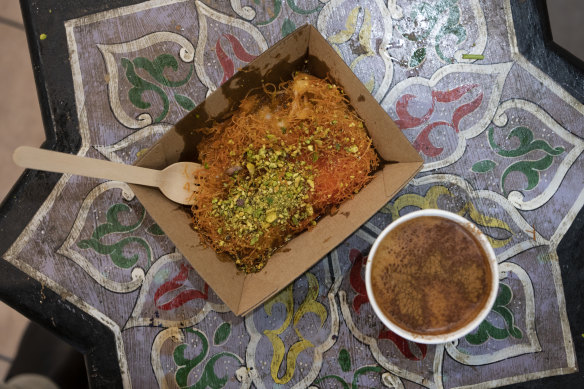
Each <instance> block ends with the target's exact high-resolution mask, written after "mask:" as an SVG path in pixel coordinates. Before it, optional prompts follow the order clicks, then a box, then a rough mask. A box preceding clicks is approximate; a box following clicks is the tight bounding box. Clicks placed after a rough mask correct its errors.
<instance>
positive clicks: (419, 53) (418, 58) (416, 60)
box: [408, 47, 426, 68]
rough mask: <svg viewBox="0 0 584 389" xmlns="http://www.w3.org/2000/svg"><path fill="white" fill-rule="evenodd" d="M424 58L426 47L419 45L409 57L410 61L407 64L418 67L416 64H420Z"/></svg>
mask: <svg viewBox="0 0 584 389" xmlns="http://www.w3.org/2000/svg"><path fill="white" fill-rule="evenodd" d="M425 59H426V48H425V47H421V48H419V49H418V50H416V51H414V54H412V57H411V58H410V63H409V65H408V66H409V67H410V68H415V67H418V66H420V64H421V63H422V62H424V60H425Z"/></svg>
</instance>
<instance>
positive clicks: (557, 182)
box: [0, 0, 584, 388]
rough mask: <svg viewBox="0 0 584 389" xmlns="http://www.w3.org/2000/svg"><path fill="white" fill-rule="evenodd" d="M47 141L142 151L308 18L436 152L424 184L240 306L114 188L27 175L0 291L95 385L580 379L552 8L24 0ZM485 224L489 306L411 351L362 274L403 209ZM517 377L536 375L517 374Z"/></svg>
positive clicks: (76, 147)
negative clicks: (493, 277) (494, 274)
mask: <svg viewBox="0 0 584 389" xmlns="http://www.w3.org/2000/svg"><path fill="white" fill-rule="evenodd" d="M22 8H23V14H24V19H25V23H26V26H27V33H28V39H29V46H30V50H31V57H32V60H33V66H34V71H35V76H36V79H37V86H38V93H39V98H40V102H41V108H42V111H43V112H42V113H43V120H44V123H45V127H46V132H47V142H46V143H45V145H44V147H46V148H51V149H57V150H60V151H65V152H71V153H76V154H79V155H85V156H88V157H93V158H101V159H108V160H112V161H118V162H124V163H133V162H134V161H135V160H136V158H137V157H138V156H139V155H140V154H141V153H142V152H143V151H144V150H145V149H147V148H148V147H150V146H151V145H152V144H153V143H154V142H155V141H156V140H157V139H159V138H160V136H161V135H162V134H163V133H164V132H165V131H166V130H168V129H169V128H170V127H171V126H172V124H173V123H175V122H176V121H177V120H178V119H179V118H181V117H182V116H184V115H185V114H186V112H188V111H189V110H190V109H192V108H193V107H194V106H195V105H196V104H198V103H200V102H201V101H202V100H203V99H204V98H205V96H206V95H207V94H208V93H210V92H211V91H212V90H214V89H215V88H216V87H217V86H218V85H220V84H221V83H222V82H223V81H224V80H226V79H227V78H228V77H229V76H230V75H232V74H233V72H234V70H235V69H237V68H239V67H241V66H243V65H244V64H245V63H246V62H247V61H249V60H250V59H251V58H253V57H255V56H257V55H259V54H260V53H261V52H262V51H264V50H265V49H266V48H268V47H269V46H271V45H273V44H274V43H275V42H277V41H278V40H279V39H281V38H282V37H283V36H285V35H286V34H288V33H290V32H291V31H293V30H294V29H295V28H296V27H297V26H301V25H303V24H305V23H310V24H313V25H314V26H316V27H317V28H318V29H319V31H320V32H321V33H322V34H323V35H324V36H325V38H327V40H328V41H329V43H330V44H331V45H332V46H333V47H334V48H335V49H336V50H337V52H338V53H339V54H340V55H341V57H342V58H343V59H344V60H345V62H346V63H347V64H348V65H349V66H350V68H351V69H352V70H353V71H354V72H355V74H356V75H357V76H358V77H359V78H360V79H361V80H362V81H363V83H364V85H365V86H366V87H367V88H368V89H369V90H370V91H371V93H372V95H373V96H374V97H375V98H376V99H377V100H378V101H379V102H380V104H381V105H382V107H383V108H384V109H385V110H386V111H387V112H388V113H389V115H390V116H391V117H392V118H393V119H394V120H395V121H396V122H397V124H398V125H399V126H400V128H401V129H402V130H403V133H404V134H405V135H406V136H407V137H408V139H409V140H410V141H411V142H412V144H413V145H414V146H415V147H416V149H417V150H418V151H419V152H420V153H421V154H422V156H423V157H424V159H425V165H424V168H423V170H422V172H421V173H420V174H418V175H417V176H416V177H415V178H414V179H413V180H412V182H411V183H410V184H409V185H408V186H406V187H405V188H404V189H403V190H402V191H401V192H400V193H398V194H397V195H396V196H395V198H394V199H393V200H392V201H390V202H389V203H388V204H387V205H385V206H384V207H383V208H382V209H381V210H380V211H379V212H378V213H377V214H376V215H375V216H374V217H372V218H371V219H370V220H369V221H368V222H367V223H366V224H365V225H363V226H361V227H360V228H359V229H358V230H357V231H356V232H355V233H354V234H353V235H352V236H351V237H350V238H348V239H347V240H346V241H345V242H344V243H342V244H341V245H340V246H338V247H337V248H336V249H335V250H334V251H332V252H331V253H329V254H328V255H327V256H326V257H325V258H323V259H322V260H321V261H320V262H318V264H316V265H315V266H314V267H313V268H311V269H310V270H309V271H307V272H306V273H305V274H304V275H303V276H302V277H300V278H299V279H298V280H296V281H295V282H294V283H293V284H292V285H290V286H289V287H287V288H286V289H284V290H283V291H282V292H281V293H279V294H278V295H277V296H276V297H275V298H274V299H272V300H270V301H269V302H268V303H266V304H264V306H262V307H260V308H258V309H256V310H255V311H253V313H251V314H249V315H248V316H247V317H245V318H241V317H236V316H234V315H233V314H232V313H231V312H230V311H229V309H228V308H227V307H226V306H225V305H224V304H223V303H222V302H221V301H220V300H219V299H218V297H217V296H216V295H215V294H214V293H213V291H212V290H210V289H208V287H207V286H206V284H205V283H204V281H203V280H202V279H201V278H200V277H199V276H198V275H197V274H196V273H195V272H194V271H193V270H192V269H191V268H190V266H189V264H188V262H187V261H186V260H185V259H184V257H183V256H182V255H181V254H180V253H179V252H177V251H176V249H175V248H174V246H173V244H172V242H170V240H169V239H168V238H167V237H166V236H165V235H164V233H163V232H162V231H161V230H160V228H159V227H158V226H157V225H156V223H155V222H154V221H153V220H152V218H151V217H150V216H149V215H148V214H147V213H146V212H144V209H143V207H142V206H141V205H140V203H139V202H138V201H137V200H136V199H135V197H134V194H133V192H132V191H131V190H130V188H129V187H128V186H127V185H126V184H124V183H121V182H104V181H100V180H95V179H89V178H83V177H77V176H71V175H58V174H52V173H44V172H38V171H27V172H26V173H25V174H24V176H23V177H22V178H21V180H20V181H19V182H18V183H17V185H16V186H15V188H14V189H13V191H12V192H11V193H10V194H9V196H8V197H7V199H6V200H5V202H4V203H3V204H2V208H1V209H0V216H1V219H0V233H2V235H3V239H2V241H1V242H0V245H1V246H0V252H2V253H3V255H2V259H1V260H0V280H1V282H0V298H1V299H2V300H4V301H6V302H7V303H8V304H9V305H11V306H12V307H14V308H15V309H17V310H19V311H20V312H22V313H24V314H25V315H26V316H28V317H29V318H31V319H32V320H35V321H37V322H39V323H41V324H43V325H44V326H46V327H47V328H49V329H51V330H52V331H53V332H55V333H56V334H58V335H59V336H61V337H62V338H63V339H65V340H67V341H68V342H70V343H71V344H73V345H74V346H76V347H77V348H79V349H80V350H82V351H83V352H84V353H85V354H86V358H87V363H88V374H89V379H90V381H91V383H92V385H93V386H94V387H107V388H110V387H122V386H123V387H128V388H129V387H137V388H149V387H178V386H180V387H184V386H189V387H196V388H203V387H207V386H209V387H212V388H222V387H257V388H264V387H265V388H284V387H286V388H288V387H312V388H329V387H339V388H340V387H346V388H348V387H350V386H352V387H394V388H414V387H437V388H439V387H445V388H452V387H465V386H474V385H476V386H480V387H494V386H502V385H509V384H515V386H517V387H522V386H529V387H547V386H552V385H553V386H554V387H555V386H557V385H570V386H569V387H578V386H580V387H581V386H583V385H584V376H583V375H582V374H581V373H576V372H577V365H578V360H579V361H580V362H582V361H583V360H584V359H582V358H583V356H582V353H583V350H584V344H583V343H584V342H583V336H584V335H582V332H583V327H582V326H583V324H584V320H583V314H582V307H581V302H582V298H583V297H584V296H583V292H582V287H581V285H582V281H583V278H584V272H583V271H582V263H581V261H579V260H580V259H581V258H582V257H583V255H584V244H583V243H582V240H581V236H582V233H583V232H584V212H581V208H582V205H583V204H584V169H582V167H583V159H584V156H583V154H582V152H583V151H584V139H583V137H584V106H583V104H582V103H583V102H584V71H583V69H584V66H582V63H581V62H579V61H578V60H576V59H575V58H574V57H571V56H570V55H569V54H568V53H565V52H564V51H562V50H561V49H560V48H558V47H557V46H555V45H554V44H553V43H552V42H551V34H550V30H549V26H548V24H547V14H546V11H545V3H544V2H542V1H515V0H498V1H492V2H489V1H477V0H472V1H464V2H463V1H456V0H439V1H435V2H423V1H396V0H389V1H382V0H369V1H360V2H358V4H357V2H352V1H348V0H346V1H343V0H330V1H318V0H307V1H300V0H287V1H282V0H269V1H268V0H266V1H259V0H253V1H252V0H249V1H240V0H231V1H220V2H210V1H199V0H188V1H184V0H178V1H171V0H169V1H162V0H153V1H149V2H144V3H137V2H135V1H123V0H112V1H107V2H106V1H99V2H96V1H90V0H82V1H45V2H36V1H25V0H23V1H22ZM420 208H441V209H445V210H450V211H452V212H456V213H459V214H461V215H464V216H465V217H466V218H468V219H469V220H472V221H473V222H475V223H476V224H477V225H478V226H479V228H480V229H481V230H482V231H483V232H485V233H486V234H487V236H488V237H489V240H490V242H491V244H492V245H493V247H494V248H495V251H496V254H497V257H498V260H499V263H500V289H499V295H498V298H497V301H496V303H495V307H494V309H493V311H492V312H491V313H490V314H489V316H488V317H487V319H486V321H485V322H483V324H481V326H480V327H479V328H478V329H477V330H475V331H474V332H473V333H471V334H470V335H469V336H466V337H465V338H462V339H459V340H458V341H455V342H452V343H449V344H445V345H437V346H426V345H421V344H416V343H413V342H408V341H405V340H403V339H401V338H399V337H397V336H396V335H395V334H393V333H391V332H390V331H388V330H387V329H386V328H385V327H383V326H382V325H381V323H380V322H379V321H378V320H377V319H376V318H375V317H374V314H373V311H372V309H371V307H370V304H369V302H368V300H367V297H366V295H365V290H364V281H363V272H364V268H363V264H364V262H365V260H366V258H367V254H368V251H369V249H370V247H371V244H372V242H373V240H374V239H375V237H376V236H377V235H378V234H379V232H380V231H381V229H383V228H384V227H385V226H386V225H388V224H389V223H390V222H391V221H392V220H395V219H396V218H398V217H399V216H400V215H403V214H405V213H408V212H411V211H413V210H416V209H420ZM521 383H525V384H521Z"/></svg>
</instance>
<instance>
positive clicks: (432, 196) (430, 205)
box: [381, 185, 513, 248]
mask: <svg viewBox="0 0 584 389" xmlns="http://www.w3.org/2000/svg"><path fill="white" fill-rule="evenodd" d="M443 195H446V196H450V197H454V195H453V194H452V193H451V192H450V191H449V190H448V188H446V187H444V186H440V185H437V186H433V187H431V188H430V189H428V191H427V192H426V195H425V196H420V195H417V194H405V195H402V196H400V197H398V198H397V199H396V200H395V201H393V202H392V203H390V204H387V205H385V206H384V207H383V208H382V209H381V212H383V213H389V214H391V218H392V219H393V220H396V219H397V218H399V216H400V215H399V213H400V211H401V210H402V209H404V208H405V207H408V206H413V207H417V208H420V209H437V208H438V198H439V197H440V196H443ZM457 213H458V214H459V215H461V216H464V215H465V214H468V215H469V217H470V219H471V220H472V221H473V222H475V223H476V224H477V225H479V226H482V227H488V228H499V229H502V230H505V231H509V232H510V233H511V234H513V231H512V230H511V227H509V225H508V224H507V223H506V222H504V221H503V220H500V219H497V218H495V217H492V216H487V215H483V214H482V213H480V212H479V211H478V210H477V209H476V208H475V206H474V205H473V204H472V202H470V201H468V202H467V203H465V204H464V206H463V207H462V208H461V209H460V210H459V211H458V212H457ZM485 235H486V234H485ZM486 236H487V239H488V240H489V243H490V244H491V246H493V248H500V247H504V246H505V245H507V244H508V243H509V242H510V241H511V239H512V237H509V238H507V239H495V238H493V237H491V236H489V235H486Z"/></svg>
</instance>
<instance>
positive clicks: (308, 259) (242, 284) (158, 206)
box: [132, 25, 422, 315]
mask: <svg viewBox="0 0 584 389" xmlns="http://www.w3.org/2000/svg"><path fill="white" fill-rule="evenodd" d="M297 70H303V71H307V72H308V73H310V74H313V75H315V76H318V77H321V78H324V77H326V76H327V75H329V76H330V77H331V78H332V79H333V80H334V81H335V83H337V84H338V85H341V86H342V88H343V89H344V92H345V93H346V94H347V96H348V97H349V99H350V103H351V105H352V106H353V108H354V109H355V110H356V111H357V113H358V114H359V116H360V117H361V118H362V119H363V120H364V121H365V124H366V127H367V129H368V131H369V135H370V136H371V138H372V139H373V144H374V146H375V149H376V150H377V152H378V153H379V155H380V157H381V160H382V164H381V166H382V168H381V169H379V171H377V173H376V174H375V177H374V179H373V180H372V181H371V182H370V183H369V184H368V185H367V186H366V187H365V188H364V189H363V190H361V191H360V192H359V193H358V194H357V195H356V196H355V197H354V198H353V199H351V200H349V201H347V202H345V203H344V204H343V205H342V206H341V207H340V209H339V211H338V212H337V213H336V214H335V215H334V216H325V217H323V218H321V219H320V220H319V222H318V224H317V225H316V226H315V227H314V228H313V229H312V230H310V231H307V232H304V233H302V234H300V235H298V236H297V237H295V238H294V239H292V240H291V241H289V242H288V243H287V244H286V245H285V246H284V247H282V248H280V249H279V250H278V251H277V252H276V253H275V254H274V255H273V256H272V257H271V258H270V259H269V261H268V263H267V265H266V266H265V267H264V268H263V269H262V270H261V271H260V272H259V273H255V274H244V273H242V272H240V271H238V270H237V269H236V267H235V265H234V264H233V262H231V261H225V260H221V259H220V258H219V257H218V256H217V255H216V253H215V252H214V250H213V249H211V248H208V247H204V246H203V245H202V244H201V242H200V240H199V236H198V233H197V232H195V231H194V230H193V229H192V228H191V216H190V214H189V209H188V208H187V207H183V206H179V205H177V204H176V203H173V202H171V201H170V200H168V199H167V198H166V197H164V196H163V195H162V194H161V193H160V192H159V191H158V190H157V189H152V188H147V187H143V186H136V185H133V186H132V190H134V192H135V193H136V195H137V196H138V199H139V200H140V201H141V202H142V204H143V205H144V207H145V208H146V210H147V211H148V212H149V213H150V215H151V216H152V217H153V218H154V220H156V222H157V223H158V224H159V226H160V227H161V228H162V230H164V232H165V233H166V234H167V236H168V237H169V238H170V239H171V240H172V241H173V242H174V244H175V245H176V246H177V247H178V249H179V250H180V252H181V253H182V254H183V255H184V256H185V257H186V258H187V259H188V261H189V262H190V263H191V264H192V266H193V268H194V269H195V270H196V271H197V272H198V273H199V275H200V276H201V277H203V279H204V280H205V281H206V282H207V283H208V284H209V286H210V287H211V288H212V289H213V290H214V291H215V293H217V295H218V296H219V297H220V298H221V299H222V300H223V301H224V302H225V303H226V304H227V305H228V306H229V308H230V309H231V310H232V311H233V312H234V313H235V314H236V315H245V314H247V313H249V312H250V311H252V310H253V309H254V308H256V307H257V306H258V305H260V304H262V303H263V302H265V301H266V300H267V299H269V298H270V297H272V296H274V295H275V294H276V293H277V292H278V291H280V290H282V289H283V288H285V287H286V286H287V285H288V284H290V283H291V282H292V281H294V280H295V279H296V278H297V277H299V276H300V275H302V274H303V273H304V272H305V271H306V270H308V269H309V268H310V267H311V266H313V265H314V264H315V263H317V262H318V261H319V260H320V259H321V258H323V257H324V256H325V255H326V254H327V253H328V252H330V251H331V250H332V249H334V248H335V247H336V246H337V245H338V244H340V243H341V242H342V241H343V240H344V239H346V238H347V237H348V236H349V235H350V234H351V233H353V232H354V231H356V230H357V229H358V228H359V227H360V226H361V225H362V224H363V223H365V222H366V221H367V220H368V219H369V218H370V217H371V216H373V215H374V214H375V213H376V212H377V211H378V210H379V209H380V208H381V207H382V206H383V205H385V204H386V203H387V202H388V201H389V200H390V199H391V198H392V197H393V196H394V195H395V194H396V193H397V192H398V191H399V190H400V189H401V188H402V187H403V186H405V185H406V184H407V183H408V182H409V181H410V179H412V178H413V177H414V175H415V174H416V173H417V172H418V171H419V170H420V169H421V167H422V158H421V157H420V155H419V154H418V153H417V152H416V150H415V149H414V148H413V147H412V146H411V144H410V143H409V141H408V140H407V139H406V138H405V136H403V134H402V133H401V131H400V130H399V129H398V128H397V126H396V125H395V123H394V122H393V121H392V120H391V119H390V118H389V116H388V115H387V113H386V112H385V111H384V110H383V109H382V108H381V107H380V105H379V104H378V103H377V101H376V100H375V99H374V98H373V97H372V96H371V94H370V93H369V92H368V91H367V89H366V88H365V87H364V86H363V84H362V83H361V82H360V81H359V79H357V77H356V76H355V75H354V74H353V72H352V71H351V70H350V69H349V67H348V66H347V65H346V64H345V63H344V62H343V60H342V59H341V58H340V57H339V56H338V55H337V53H336V52H335V50H334V49H333V48H332V47H331V46H330V45H329V44H328V43H327V42H326V40H325V39H324V38H323V37H322V35H320V33H319V32H318V31H317V30H316V29H315V28H314V27H312V26H310V25H305V26H303V27H301V28H299V29H297V30H296V31H295V32H293V33H292V34H290V35H288V36H287V37H285V38H284V39H282V40H281V41H280V42H278V43H277V44H275V45H274V46H273V47H271V48H270V49H268V50H267V51H266V52H264V53H263V54H261V55H260V56H259V57H257V58H256V59H255V60H254V61H253V62H251V63H250V64H248V65H247V66H246V67H244V68H243V69H241V70H240V71H239V72H238V73H237V74H235V75H234V76H233V77H232V78H231V79H229V80H228V81H227V82H225V83H224V84H223V85H222V86H221V87H220V88H218V89H217V90H216V91H215V92H213V93H212V94H211V95H210V96H209V97H208V98H207V99H206V100H205V101H203V102H202V103H201V104H200V105H199V106H197V107H196V108H195V109H194V110H193V111H191V112H190V113H189V114H188V115H187V116H185V117H184V118H183V119H182V120H181V121H179V122H178V123H177V124H176V125H175V126H174V127H173V128H172V129H171V130H170V131H169V132H168V133H166V134H165V135H164V136H163V137H162V138H161V139H160V140H159V141H158V142H157V143H156V144H155V145H153V146H152V147H151V148H150V149H149V150H148V152H146V153H145V154H144V155H143V157H142V158H141V159H140V160H139V161H138V162H137V163H136V164H137V165H139V166H144V167H149V168H156V169H163V168H164V167H166V166H168V165H170V164H172V163H175V162H178V161H185V160H189V161H194V160H195V161H196V160H197V153H196V150H195V148H196V144H197V142H198V141H199V140H200V135H199V131H197V130H198V129H199V128H203V127H209V126H211V125H212V122H213V121H221V120H222V119H224V118H227V117H228V116H229V113H230V112H231V111H233V110H235V109H237V107H238V103H239V101H240V100H241V99H242V98H243V97H244V96H245V95H246V94H247V93H248V92H249V91H250V90H251V89H253V88H257V87H260V86H261V84H262V82H272V83H276V84H278V83H280V82H282V81H284V80H287V79H291V78H292V75H293V73H294V72H295V71H297Z"/></svg>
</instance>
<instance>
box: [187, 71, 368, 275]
mask: <svg viewBox="0 0 584 389" xmlns="http://www.w3.org/2000/svg"><path fill="white" fill-rule="evenodd" d="M264 92H265V93H264V94H262V95H259V96H258V95H253V96H249V97H247V98H245V99H244V100H243V101H242V102H241V104H240V107H239V109H238V110H237V111H236V112H235V113H234V114H233V115H232V117H231V118H229V119H228V120H226V121H224V122H222V123H219V124H216V125H215V126H213V127H212V128H211V129H209V130H208V132H207V135H206V137H205V139H203V140H202V141H201V142H200V143H199V145H198V151H199V156H200V159H201V163H202V165H203V167H204V168H203V169H201V170H199V172H198V180H199V182H200V183H201V186H200V190H199V191H198V192H197V193H196V194H195V203H194V205H193V207H192V213H193V216H194V221H193V224H194V228H195V229H196V230H197V231H198V232H199V234H200V236H201V238H202V240H203V242H204V243H206V244H207V245H209V246H212V247H213V248H214V249H215V250H216V251H217V252H218V253H226V254H228V255H229V257H230V258H232V259H233V260H234V262H235V264H236V266H237V267H238V268H239V269H241V270H243V271H245V272H247V273H250V272H257V271H259V270H260V269H262V268H263V267H264V266H265V264H266V261H267V260H268V258H269V257H270V256H271V255H272V254H273V253H274V251H275V250H277V249H278V248H279V247H281V246H282V245H283V244H284V243H285V242H286V241H288V240H289V239H291V238H292V237H294V236H295V235H297V234H298V233H300V232H302V231H304V230H307V229H310V228H311V227H312V226H314V225H316V222H317V220H318V218H319V217H321V216H323V215H325V214H327V213H334V212H335V211H336V209H338V206H339V205H340V204H341V203H342V202H343V201H345V200H347V199H349V198H351V197H352V196H353V195H354V194H355V193H358V192H359V190H361V189H362V188H363V187H364V186H365V185H366V184H367V183H368V182H369V181H370V180H371V178H372V172H373V171H374V170H375V168H376V167H377V166H378V164H379V159H378V157H377V154H376V152H375V150H374V149H373V147H372V145H371V139H370V138H369V136H368V135H367V132H366V129H365V127H364V125H363V121H362V120H361V119H360V118H359V117H358V116H357V114H356V113H355V112H354V111H353V110H352V109H351V108H350V106H349V104H348V99H347V97H346V96H345V95H344V94H343V91H342V90H341V89H340V87H338V86H337V85H334V84H332V83H331V82H329V81H328V80H323V79H319V78H316V77H313V76H310V75H308V74H305V73H296V75H295V76H294V78H293V79H292V80H290V81H288V82H285V83H282V84H281V85H279V86H276V85H273V84H266V85H264Z"/></svg>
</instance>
